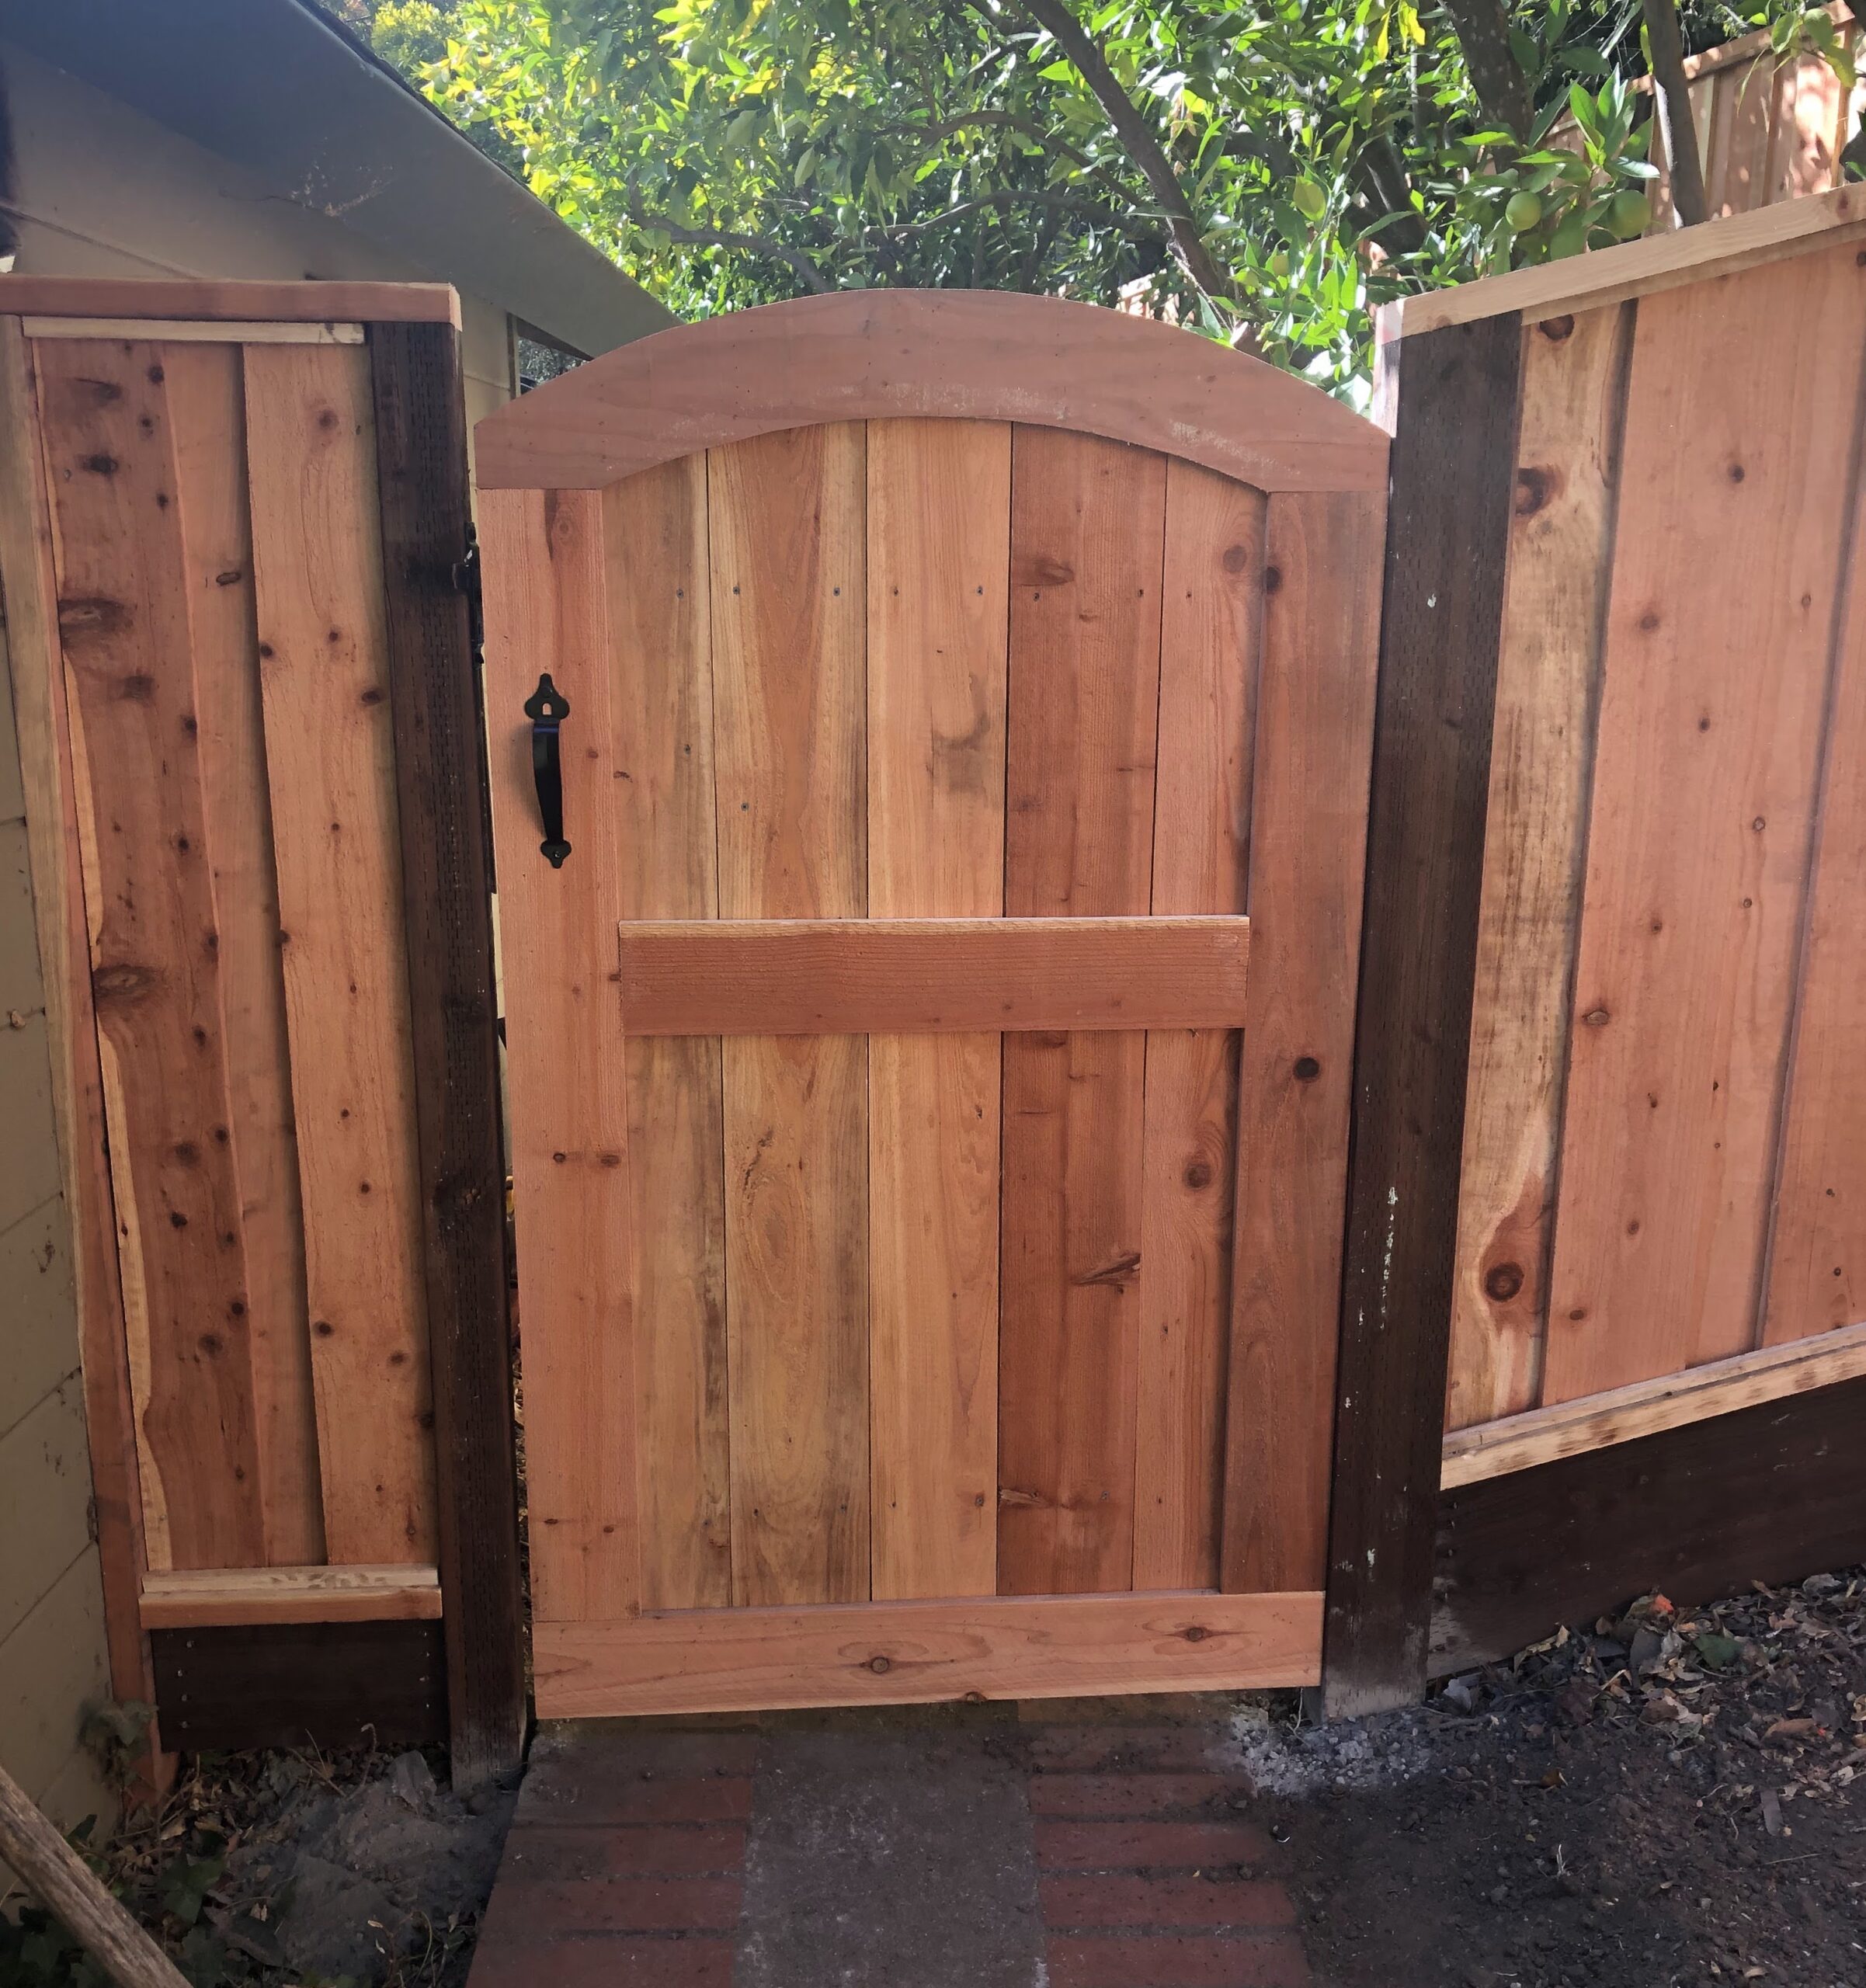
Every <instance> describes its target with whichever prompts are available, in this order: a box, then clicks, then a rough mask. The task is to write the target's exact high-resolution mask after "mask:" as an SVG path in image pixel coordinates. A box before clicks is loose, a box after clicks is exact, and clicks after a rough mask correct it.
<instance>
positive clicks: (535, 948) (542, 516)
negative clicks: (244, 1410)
mask: <svg viewBox="0 0 1866 1988" xmlns="http://www.w3.org/2000/svg"><path fill="white" fill-rule="evenodd" d="M478 522H479V533H480V545H481V558H482V559H483V560H484V561H485V576H486V577H485V591H486V711H487V726H488V733H489V735H490V738H491V742H492V830H493V839H494V852H495V859H496V864H497V872H498V875H499V880H500V883H501V886H502V888H501V890H500V894H499V940H500V958H501V962H502V967H503V974H502V986H503V989H504V993H505V1003H506V1097H507V1099H508V1105H509V1110H510V1113H511V1126H512V1132H511V1143H512V1178H513V1218H514V1227H515V1243H516V1249H517V1253H518V1265H519V1363H520V1366H521V1368H522V1371H523V1377H524V1387H525V1404H526V1440H525V1468H526V1500H527V1503H528V1504H529V1507H530V1516H531V1536H530V1547H531V1604H532V1614H533V1621H534V1622H537V1623H544V1622H547V1621H582V1620H585V1619H588V1618H601V1617H605V1616H610V1615H624V1614H630V1613H631V1612H632V1611H634V1609H636V1608H638V1607H639V1606H640V1605H641V1538H640V1505H639V1493H638V1475H637V1468H636V1443H637V1437H636V1399H637V1394H636V1381H635V1350H634V1336H635V1323H634V1271H633V1268H632V1266H631V1222H632V1219H633V1216H634V1194H633V1191H632V1190H631V1187H630V1182H629V1176H630V1172H631V1169H630V1165H629V1159H630V1154H629V1145H628V1108H627V1084H626V1071H625V1067H624V1058H623V1041H622V1032H621V1030H620V1028H618V1027H616V1026H615V1024H614V1019H613V1018H614V1009H613V1005H612V1004H613V1001H614V998H615V989H614V985H613V982H612V981H611V979H610V975H612V974H613V971H614V966H613V959H614V954H613V945H614V933H615V917H616V906H615V902H614V891H613V870H612V869H611V867H610V863H609V861H608V860H606V857H607V853H608V852H610V851H611V850H615V849H616V848H617V847H618V846H619V845H620V829H619V826H618V823H617V812H618V808H617V791H618V789H619V788H620V787H621V785H622V784H623V783H622V782H621V781H620V780H618V779H617V777H616V776H617V772H618V771H619V770H620V769H619V768H618V767H617V764H616V761H615V743H614V742H615V737H616V728H615V722H614V718H613V710H612V707H611V702H610V700H611V697H612V696H613V668H612V664H611V655H610V638H609V626H608V623H609V613H608V587H607V581H606V568H605V543H606V541H605V534H604V532H603V516H602V499H601V497H600V496H599V495H597V494H596V493H594V492H591V493H589V494H585V493H582V492H579V493H576V494H575V495H563V494H561V493H548V494H547V493H546V492H534V491H515V492H481V495H480V500H479V513H478ZM546 668H548V669H549V670H550V672H551V677H552V679H553V681H554V682H555V683H556V684H557V685H558V688H559V689H560V690H561V691H562V692H563V693H564V694H565V696H566V697H568V699H569V700H570V715H569V716H568V718H566V719H565V721H564V726H563V731H562V735H561V744H562V752H563V762H562V763H563V772H564V818H565V825H566V827H567V829H568V832H569V835H570V839H571V841H572V845H573V846H572V853H571V854H570V856H569V857H568V859H567V860H566V861H565V864H564V867H562V869H561V870H552V869H551V868H550V867H549V865H548V864H547V863H546V862H545V860H544V857H542V856H541V855H540V853H539V852H538V839H539V836H540V832H541V831H540V825H539V822H538V818H537V800H536V798H535V795H534V793H533V783H532V772H531V751H530V724H529V722H528V721H526V718H525V715H524V710H523V707H524V703H525V700H526V698H527V697H530V695H531V693H532V691H533V688H534V687H535V686H536V684H537V679H538V674H539V673H540V670H542V669H546ZM579 843H580V844H582V845H583V846H577V845H579ZM584 857H586V858H587V859H588V860H579V858H584ZM521 880H522V881H521Z"/></svg>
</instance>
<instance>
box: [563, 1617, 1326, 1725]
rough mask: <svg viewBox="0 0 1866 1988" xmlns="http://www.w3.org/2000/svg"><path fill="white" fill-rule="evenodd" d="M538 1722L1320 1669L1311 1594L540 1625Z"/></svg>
mask: <svg viewBox="0 0 1866 1988" xmlns="http://www.w3.org/2000/svg"><path fill="white" fill-rule="evenodd" d="M1321 1658H1322V1597H1321V1595H1320V1594H1319V1593H1317V1594H1147V1595H1138V1594H1123V1595H1043V1596H1036V1597H1028V1598H1025V1597H1019V1598H1016V1599H1005V1598H989V1599H984V1600H957V1601H895V1602H870V1603H868V1604H864V1605H861V1606H858V1607H843V1608H756V1609H734V1610H732V1611H731V1612H730V1613H728V1614H708V1615H707V1616H706V1617H705V1618H704V1619H700V1618H696V1617H694V1616H693V1615H685V1616H683V1615H678V1614H667V1615H645V1616H642V1617H641V1618H638V1619H637V1620H633V1621H610V1622H589V1623H582V1624H560V1623H551V1622H547V1623H540V1625H539V1626H538V1630H537V1706H538V1714H539V1716H540V1718H544V1719H580V1718H585V1717H606V1716H613V1715H619V1714H623V1713H635V1712H701V1711H708V1710H714V1709H718V1710H723V1711H727V1712H740V1711H744V1712H749V1711H762V1710H766V1709H776V1708H781V1707H784V1706H798V1705H923V1704H930V1703H937V1702H939V1701H942V1700H947V1699H955V1698H1077V1697H1106V1696H1109V1695H1110V1694H1115V1695H1118V1694H1124V1693H1128V1692H1135V1691H1260V1690H1269V1689H1273V1688H1277V1687H1282V1688H1289V1687H1295V1686H1299V1685H1302V1684H1313V1683H1314V1682H1315V1680H1316V1679H1317V1678H1318V1677H1319V1676H1320V1674H1321Z"/></svg>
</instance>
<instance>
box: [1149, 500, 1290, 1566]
mask: <svg viewBox="0 0 1866 1988" xmlns="http://www.w3.org/2000/svg"><path fill="white" fill-rule="evenodd" d="M1264 503H1265V500H1264V498H1263V493H1262V492H1260V491H1256V490H1250V489H1247V488H1245V487H1244V486H1243V485H1242V484H1238V483H1234V482H1232V481H1230V480H1229V479H1228V478H1225V477H1221V476H1217V475H1214V474H1212V472H1211V471H1209V470H1202V469H1200V468H1197V467H1195V466H1194V464H1190V463H1187V462H1183V461H1169V462H1168V464H1167V465H1166V571H1165V582H1164V586H1163V590H1162V603H1161V617H1162V626H1161V641H1160V706H1159V756H1158V767H1159V770H1158V774H1157V777H1156V780H1155V794H1154V807H1153V883H1152V897H1153V910H1154V912H1155V917H1156V919H1163V918H1164V917H1165V916H1170V915H1172V914H1174V913H1208V914H1212V913H1216V914H1225V913H1239V912H1242V911H1243V909H1244V908H1245V905H1246V902H1247V901H1248V896H1249V873H1250V811H1251V780H1252V771H1253V760H1254V756H1255V750H1256V702H1257V669H1258V662H1259V656H1260V650H1261V647H1262V635H1263V529H1264ZM1237 1087H1238V1040H1237V1037H1236V1036H1235V1034H1232V1032H1230V1031H1228V1030H1189V1031H1186V1032H1183V1033H1182V1032H1179V1031H1166V1030H1162V1031H1161V1032H1159V1033H1158V1034H1155V1035H1153V1036H1152V1037H1150V1038H1149V1039H1148V1044H1147V1103H1146V1135H1145V1170H1146V1179H1145V1190H1144V1191H1145V1210H1144V1212H1143V1215H1142V1220H1141V1263H1142V1264H1143V1265H1144V1266H1145V1274H1144V1275H1143V1276H1142V1277H1141V1285H1140V1291H1139V1296H1140V1301H1141V1329H1140V1367H1139V1374H1138V1383H1137V1397H1136V1398H1137V1409H1136V1413H1137V1422H1138V1437H1137V1441H1136V1444H1135V1505H1134V1585H1135V1587H1137V1588H1178V1587H1216V1586H1217V1585H1218V1519H1219V1509H1220V1503H1221V1495H1222V1493H1221V1486H1222V1480H1223V1474H1224V1420H1225V1365H1226V1359H1227V1352H1228V1341H1229V1338H1230V1318H1231V1245H1232V1219H1233V1214H1234V1202H1235V1192H1236V1186H1235V1182H1236V1158H1237Z"/></svg>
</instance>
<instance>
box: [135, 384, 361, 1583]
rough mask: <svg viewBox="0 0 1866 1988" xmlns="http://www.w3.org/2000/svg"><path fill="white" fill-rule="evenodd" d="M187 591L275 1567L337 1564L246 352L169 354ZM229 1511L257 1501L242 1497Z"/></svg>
mask: <svg viewBox="0 0 1866 1988" xmlns="http://www.w3.org/2000/svg"><path fill="white" fill-rule="evenodd" d="M161 363H162V370H163V372H164V374H165V381H164V390H165V394H166V396H167V399H168V404H169V415H170V419H171V420H172V422H173V424H174V434H175V469H176V474H177V477H178V479H179V483H180V485H181V488H182V506H181V533H182V562H183V579H184V584H185V585H186V588H187V591H188V595H189V602H190V606H189V624H190V627H192V629H193V661H194V679H195V692H196V724H197V728H198V729H197V731H196V748H197V750H198V752H199V755H200V779H201V788H202V801H203V812H204V813H205V815H206V818H207V864H208V870H209V872H210V878H211V880H212V888H213V893H214V933H215V938H216V945H215V952H216V955H217V960H218V962H219V971H220V983H221V1020H222V1027H223V1030H224V1043H225V1058H226V1065H227V1086H228V1107H229V1115H228V1132H229V1137H230V1147H231V1155H232V1159H233V1169H234V1178H235V1188H236V1191H237V1193H238V1198H239V1210H240V1229H241V1239H242V1246H243V1248H244V1250H245V1258H246V1319H247V1330H248V1339H249V1344H250V1347H251V1357H252V1376H253V1400H254V1408H255V1433H256V1435H257V1438H258V1443H259V1500H260V1505H261V1509H262V1514H263V1524H264V1528H265V1548H266V1560H267V1561H268V1562H271V1563H273V1564H283V1565H285V1566H292V1565H294V1564H299V1563H308V1562H313V1561H318V1560H321V1559H323V1558H324V1555H325V1539H324V1509H323V1496H322V1491H321V1486H320V1485H319V1482H318V1423H317V1409H316V1406H315V1403H314V1399H313V1395H312V1388H311V1320H310V1316H309V1314H308V1312H307V1310H306V1302H305V1288H304V1211H303V1208H302V1207H301V1203H300V1201H299V1196H298V1155H297V1143H296V1136H295V1131H294V1126H293V1123H292V1101H291V1051H290V1041H289V1039H288V1037H287V1030H286V1020H285V980H284V975H283V971H282V968H281V965H280V957H279V898H278V885H277V881H276V876H275V874H274V870H273V849H272V801H271V797H270V795H269V794H268V792H267V791H266V734H265V726H264V723H263V721H262V717H261V713H260V708H259V634H258V631H257V628H256V627H255V620H254V605H253V578H252V524H251V522H250V519H249V515H248V505H247V488H246V451H245V429H246V417H245V386H244V382H243V380H242V371H241V362H240V355H239V353H238V350H237V349H235V347H233V346H225V345H223V346H166V345H165V346H164V347H163V349H162V361H161ZM241 1495H242V1493H240V1491H239V1490H238V1488H237V1487H235V1486H229V1487H228V1496H230V1497H237V1496H241Z"/></svg>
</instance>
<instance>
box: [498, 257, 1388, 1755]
mask: <svg viewBox="0 0 1866 1988" xmlns="http://www.w3.org/2000/svg"><path fill="white" fill-rule="evenodd" d="M477 439H478V481H479V485H480V488H481V533H482V538H483V541H484V545H485V565H486V598H487V694H488V707H489V711H490V722H491V727H492V745H493V761H494V787H495V798H494V805H495V838H496V843H497V851H498V863H499V906H500V925H501V930H502V945H503V975H504V989H505V1001H506V1024H507V1038H506V1039H507V1044H508V1057H509V1086H510V1110H511V1124H512V1134H513V1161H514V1169H515V1176H516V1197H517V1223H518V1247H519V1276H520V1287H519V1295H520V1306H521V1319H522V1325H521V1330H522V1333H523V1372H524V1388H525V1399H526V1446H527V1451H528V1460H529V1479H528V1482H529V1500H530V1524H531V1531H530V1538H531V1566H532V1573H533V1613H534V1622H535V1631H536V1641H535V1653H536V1679H537V1703H538V1708H539V1710H540V1712H541V1713H543V1714H544V1715H547V1716H548V1715H581V1714H599V1713H617V1712H667V1711H676V1710H695V1709H725V1708H738V1707H754V1706H776V1705H804V1704H820V1703H837V1702H844V1701H862V1700H891V1701H900V1700H909V1699H920V1698H951V1697H957V1696H962V1695H964V1694H983V1695H985V1696H991V1697H1000V1696H1042V1695H1046V1694H1069V1693H1075V1692H1102V1691H1135V1690H1159V1689H1196V1688H1214V1687H1232V1686H1246V1685H1263V1684H1301V1683H1309V1682H1313V1681H1315V1679H1316V1678H1317V1677H1318V1676H1319V1663H1320V1645H1321V1627H1322V1597H1321V1594H1320V1592H1319V1590H1320V1589H1321V1588H1322V1581H1323V1571H1324V1562H1325V1557H1326V1546H1325V1541H1326V1524H1327V1509H1326V1507H1327V1496H1328V1474H1329V1437H1330V1424H1331V1420H1332V1416H1333V1378H1334V1369H1335V1356H1336V1333H1337V1309H1338V1302H1339V1293H1340V1249H1341V1230H1342V1220H1343V1176H1344V1169H1345V1156H1346V1145H1347V1123H1348V1110H1349V1091H1350V1056H1351V1047H1352V1038H1353V1010H1354V999H1355V975H1356V967H1357V957H1358V940H1359V928H1360V905H1361V896H1362V872H1363V859H1364V843H1365V836H1366V819H1367V777H1368V766H1369V760H1370V754H1371V725H1372V711H1373V700H1374V673H1375V664H1376V649H1377V641H1378V604H1379V591H1380V583H1379V573H1380V560H1381V545H1382V530H1383V520H1384V501H1385V500H1384V490H1385V461H1386V440H1385V436H1383V435H1382V434H1381V433H1380V432H1379V431H1378V429H1374V427H1372V426H1371V425H1369V424H1368V423H1367V422H1364V421H1362V420H1361V419H1359V418H1358V417H1357V416H1356V415H1353V414H1352V413H1350V412H1349V411H1348V410H1347V409H1346V408H1343V407H1342V406H1340V405H1338V404H1337V403H1336V402H1334V401H1330V400H1329V399H1327V398H1325V397H1324V396H1323V395H1322V394H1320V393H1319V392H1316V391H1313V390H1312V389H1311V388H1308V387H1306V386H1305V385H1303V384H1301V383H1299V382H1298V381H1294V380H1293V379H1291V378H1289V377H1287V376H1285V375H1283V374H1279V373H1277V372H1276V371H1274V370H1272V369H1271V368H1270V367H1267V366H1264V365H1262V364H1260V363H1258V362H1256V361H1254V360H1250V359H1248V358H1245V357H1243V356H1239V355H1238V354H1235V353H1231V352H1228V351H1226V350H1224V349H1221V348H1218V347H1217V346H1213V345H1211V344H1209V343H1208V342H1204V341H1203V340H1201V339H1197V338H1195V337H1194V336H1193V335H1190V334H1189V333H1186V332H1180V331H1178V330H1175V329H1173V328H1168V327H1166V326H1162V325H1158V324H1154V323H1151V322H1148V321H1141V320H1135V319H1133V318H1127V317H1124V316H1121V315H1117V314H1114V313H1112V312H1109V311H1100V310H1096V309H1095V308H1091V307H1088V306H1084V305H1079V304H1067V303H1062V302H1060V301H1055V300H1052V299H1044V298H1032V297H1009V296H992V295H985V294H971V293H964V292H960V293H945V294H912V293H902V292H894V293H879V294H860V295H843V296H838V297H829V298H818V299H813V300H810V301H805V302H802V303H798V304H783V305H777V306H773V307H771V308H767V309H764V310H760V311H752V312H748V313H745V314H743V315H738V316H735V317H730V318H722V319H719V320H716V321H712V322H710V323H707V324H704V325H696V326H693V327H686V328H679V329H676V330H673V331H670V332H665V333H662V334H659V335H656V336H655V337H652V338H650V339H645V340H644V341H642V342H641V343H640V344H638V345H635V346H629V347H627V348H626V349H623V350H621V351H620V352H617V353H613V354H611V355H610V356H608V357H607V358H606V359H603V360H598V361H597V362H596V363H593V364H592V365H589V366H587V367H583V368H582V369H580V370H578V371H576V372H575V373H573V374H570V375H568V376H567V377H565V378H563V379H561V380H560V381H556V382H554V383H553V384H551V385H549V386H547V387H546V388H543V389H541V390H540V391H538V392H537V393H536V394H533V395H531V396H530V397H528V398H526V400H525V401H523V403H521V404H519V405H515V406H514V407H513V408H509V409H507V410H506V411H505V412H502V413H500V414H498V415H494V416H492V418H491V419H488V420H487V421H485V422H482V423H481V425H480V427H479V429H478V438H477ZM543 673H548V674H549V675H550V676H551V679H552V680H553V683H554V687H555V689H556V690H557V691H558V693H560V698H561V700H565V701H567V703H568V713H567V714H566V715H565V716H563V718H562V719H561V724H559V725H556V726H555V727H554V728H553V727H552V726H551V725H550V724H549V723H548V722H547V723H546V724H544V725H540V726H537V727H536V728H534V726H533V723H532V722H531V721H530V719H529V718H527V717H526V713H525V708H524V707H525V706H526V703H527V701H528V700H531V701H532V702H533V714H534V715H536V714H537V713H539V712H540V711H541V712H542V713H543V714H544V718H546V720H547V721H548V720H549V719H550V718H551V717H552V715H553V714H554V711H555V710H556V708H557V707H555V706H554V705H550V704H538V703H537V701H536V693H537V690H538V688H539V679H540V675H541V674H543ZM540 766H544V768H545V769H546V779H545V781H544V784H545V785H548V784H550V783H549V773H550V770H551V769H552V768H553V767H554V769H555V770H556V771H557V773H558V780H559V781H560V783H561V795H562V829H561V834H562V836H563V838H564V839H565V840H567V841H568V843H569V845H570V850H569V854H568V857H565V858H564V860H562V863H561V867H554V866H553V864H551V862H550V861H548V860H547V859H546V857H545V856H544V853H542V852H541V849H540V843H541V840H542V839H543V838H544V836H545V834H546V826H545V822H544V801H542V800H541V798H540V781H539V780H538V778H537V773H538V770H539V768H540Z"/></svg>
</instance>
